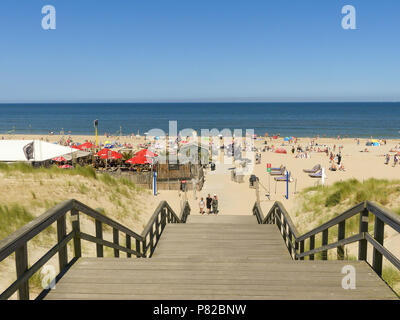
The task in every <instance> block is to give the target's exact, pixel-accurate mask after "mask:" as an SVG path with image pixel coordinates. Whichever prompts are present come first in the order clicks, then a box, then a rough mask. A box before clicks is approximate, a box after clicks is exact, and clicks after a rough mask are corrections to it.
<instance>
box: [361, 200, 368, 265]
mask: <svg viewBox="0 0 400 320" xmlns="http://www.w3.org/2000/svg"><path fill="white" fill-rule="evenodd" d="M368 214H369V212H368V210H367V209H366V208H365V209H364V210H363V211H362V212H361V213H360V229H359V230H360V234H362V233H363V232H368ZM367 248H368V246H367V240H366V239H361V240H359V241H358V260H367Z"/></svg>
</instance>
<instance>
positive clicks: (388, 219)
mask: <svg viewBox="0 0 400 320" xmlns="http://www.w3.org/2000/svg"><path fill="white" fill-rule="evenodd" d="M366 208H367V210H368V211H369V212H371V213H372V214H374V215H375V216H377V217H378V218H379V219H381V220H382V221H383V222H384V223H386V224H387V225H388V226H390V227H391V228H393V229H394V230H396V231H397V232H400V218H399V216H398V215H396V214H395V213H393V212H391V211H389V210H387V209H385V208H382V207H381V206H380V205H378V204H377V203H375V202H372V201H367V202H366Z"/></svg>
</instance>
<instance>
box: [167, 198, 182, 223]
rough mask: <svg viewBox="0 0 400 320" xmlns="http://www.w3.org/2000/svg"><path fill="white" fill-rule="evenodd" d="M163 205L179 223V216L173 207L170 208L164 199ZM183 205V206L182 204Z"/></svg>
mask: <svg viewBox="0 0 400 320" xmlns="http://www.w3.org/2000/svg"><path fill="white" fill-rule="evenodd" d="M165 207H166V208H168V211H169V212H170V213H171V214H172V215H173V216H174V217H175V219H176V221H177V222H178V223H181V222H182V221H181V218H180V217H178V215H177V214H176V213H175V211H174V209H172V208H171V206H170V205H169V203H168V202H166V201H165ZM183 207H184V206H183Z"/></svg>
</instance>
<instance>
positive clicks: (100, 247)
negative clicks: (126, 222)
mask: <svg viewBox="0 0 400 320" xmlns="http://www.w3.org/2000/svg"><path fill="white" fill-rule="evenodd" d="M95 224H96V238H97V239H100V240H103V225H102V223H101V221H99V220H96V222H95ZM96 252H97V258H102V257H103V256H104V252H103V245H102V244H100V243H96Z"/></svg>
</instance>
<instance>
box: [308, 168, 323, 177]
mask: <svg viewBox="0 0 400 320" xmlns="http://www.w3.org/2000/svg"><path fill="white" fill-rule="evenodd" d="M309 176H310V177H311V178H322V169H321V170H319V171H318V172H315V173H310V174H309Z"/></svg>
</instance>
